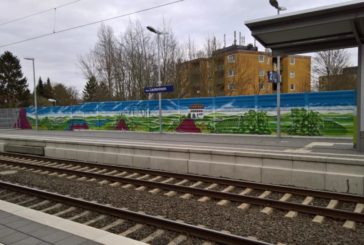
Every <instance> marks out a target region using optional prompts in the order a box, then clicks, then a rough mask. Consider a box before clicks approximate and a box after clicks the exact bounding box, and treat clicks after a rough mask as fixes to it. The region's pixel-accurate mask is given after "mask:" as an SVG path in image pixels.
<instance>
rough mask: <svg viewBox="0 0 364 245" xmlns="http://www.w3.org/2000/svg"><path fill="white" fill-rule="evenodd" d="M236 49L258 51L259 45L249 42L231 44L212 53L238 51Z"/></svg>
mask: <svg viewBox="0 0 364 245" xmlns="http://www.w3.org/2000/svg"><path fill="white" fill-rule="evenodd" d="M236 51H255V52H257V51H258V48H257V47H254V45H253V44H248V45H246V46H245V45H231V46H228V47H225V48H221V49H217V50H215V51H214V52H213V53H212V55H216V54H222V53H227V52H236Z"/></svg>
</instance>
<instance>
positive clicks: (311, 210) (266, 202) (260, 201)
mask: <svg viewBox="0 0 364 245" xmlns="http://www.w3.org/2000/svg"><path fill="white" fill-rule="evenodd" d="M0 162H3V163H7V164H9V165H17V166H21V167H28V168H32V169H34V168H35V169H39V170H42V171H49V172H57V173H62V174H67V175H71V176H72V175H74V176H79V177H81V176H82V177H89V178H95V179H100V180H108V181H111V182H121V183H127V184H132V185H135V186H146V187H152V188H159V189H162V190H168V191H176V192H182V193H190V194H193V195H197V196H208V197H211V198H214V199H225V200H229V201H233V202H239V203H250V204H255V205H260V206H267V207H272V208H276V209H280V210H286V211H297V212H300V213H306V214H313V215H322V216H326V217H331V218H337V219H342V220H353V221H358V222H364V213H354V212H350V211H345V210H340V209H329V208H325V207H317V206H310V205H303V204H298V203H291V202H283V201H278V200H272V199H267V198H259V197H252V196H243V195H238V194H234V193H228V192H220V191H213V190H205V189H199V188H194V187H188V186H181V185H173V184H167V183H161V182H152V181H148V180H139V179H134V178H126V177H121V176H113V175H107V174H103V173H93V172H84V171H78V170H72V169H62V168H58V167H50V166H42V165H38V164H32V163H20V162H16V161H4V160H0Z"/></svg>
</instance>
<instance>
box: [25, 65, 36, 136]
mask: <svg viewBox="0 0 364 245" xmlns="http://www.w3.org/2000/svg"><path fill="white" fill-rule="evenodd" d="M24 59H25V60H30V61H32V62H33V82H34V112H35V129H36V130H38V102H37V86H36V82H35V66H34V58H24Z"/></svg>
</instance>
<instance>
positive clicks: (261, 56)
mask: <svg viewBox="0 0 364 245" xmlns="http://www.w3.org/2000/svg"><path fill="white" fill-rule="evenodd" d="M258 60H259V63H263V62H264V55H262V54H260V55H259V56H258Z"/></svg>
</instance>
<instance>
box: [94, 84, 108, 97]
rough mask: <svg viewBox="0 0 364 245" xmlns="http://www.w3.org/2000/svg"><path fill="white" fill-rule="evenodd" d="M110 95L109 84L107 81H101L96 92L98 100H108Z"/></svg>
mask: <svg viewBox="0 0 364 245" xmlns="http://www.w3.org/2000/svg"><path fill="white" fill-rule="evenodd" d="M110 99H111V98H110V97H109V87H108V86H107V84H106V82H100V84H99V88H98V90H97V93H96V100H97V101H106V100H110Z"/></svg>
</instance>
